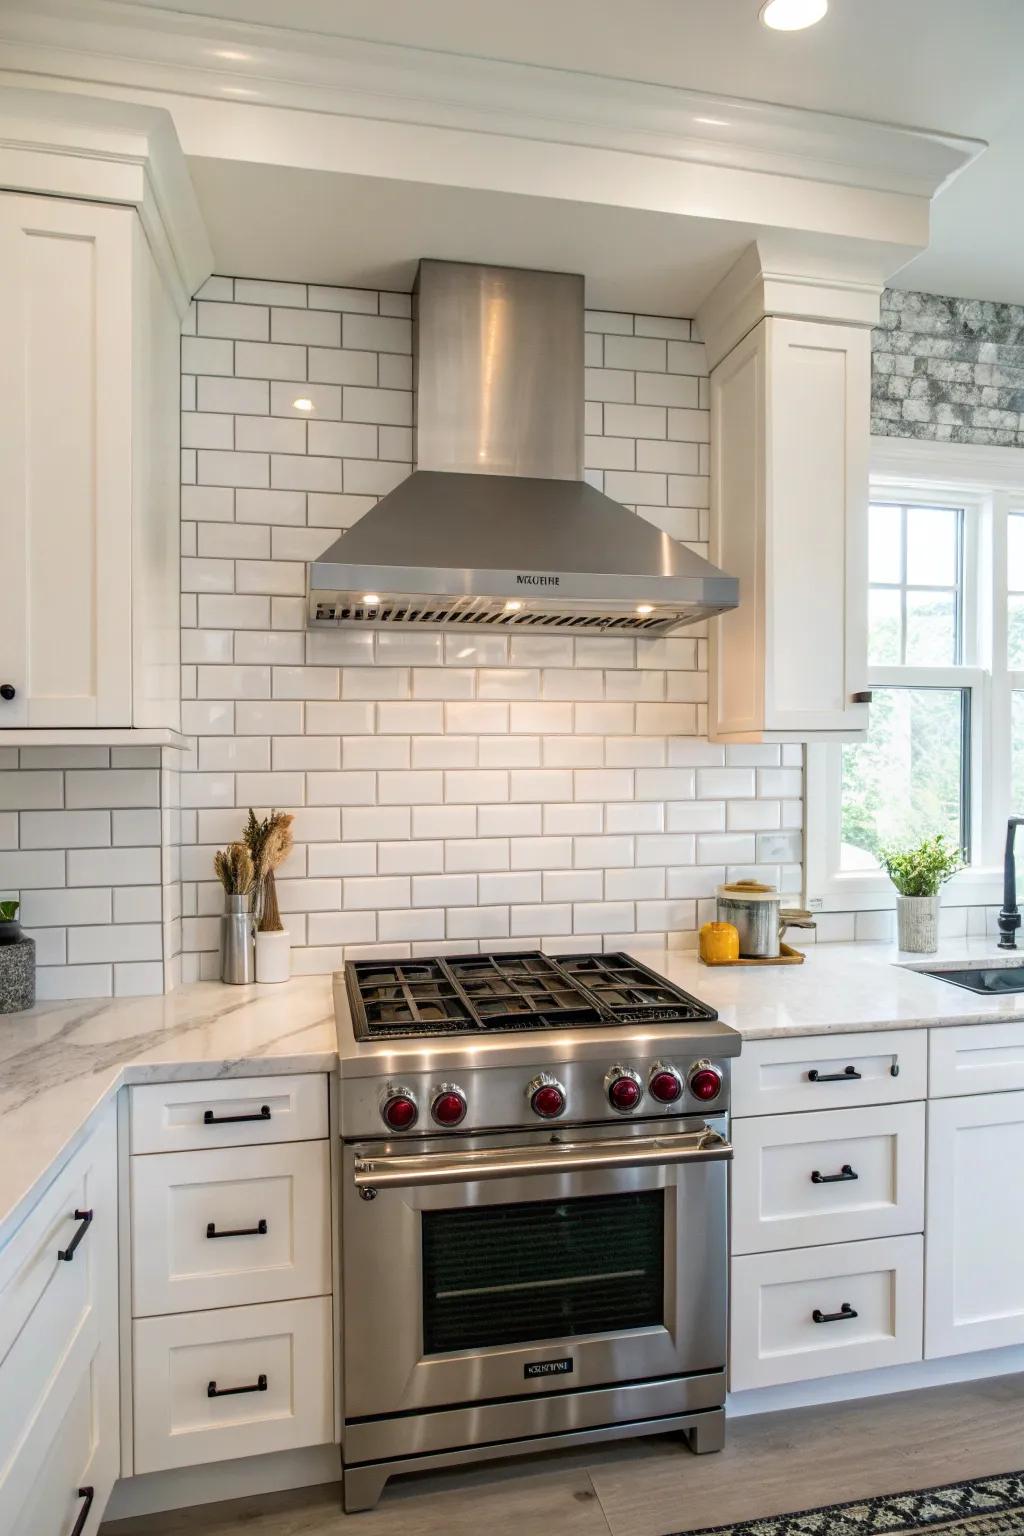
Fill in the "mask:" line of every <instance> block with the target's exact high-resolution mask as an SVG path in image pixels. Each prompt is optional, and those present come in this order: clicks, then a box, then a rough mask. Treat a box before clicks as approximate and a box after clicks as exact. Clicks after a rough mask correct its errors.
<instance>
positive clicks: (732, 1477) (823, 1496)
mask: <svg viewBox="0 0 1024 1536" xmlns="http://www.w3.org/2000/svg"><path fill="white" fill-rule="evenodd" d="M1021 1469H1024V1376H1002V1377H998V1378H996V1379H994V1380H989V1381H977V1382H968V1383H965V1384H963V1385H957V1386H952V1387H936V1388H928V1389H926V1390H922V1391H918V1392H906V1393H902V1394H900V1395H898V1396H893V1397H877V1398H872V1399H869V1400H866V1401H862V1402H859V1403H845V1404H839V1405H836V1406H834V1407H828V1408H808V1409H796V1410H794V1411H792V1412H789V1413H778V1414H770V1415H765V1416H764V1417H761V1418H747V1419H736V1420H734V1421H733V1422H732V1423H731V1424H730V1425H729V1429H728V1434H727V1440H726V1448H725V1450H724V1451H723V1452H722V1453H721V1454H720V1455H712V1456H700V1457H698V1456H693V1455H691V1453H690V1452H689V1450H688V1449H687V1448H686V1447H685V1446H684V1445H682V1444H680V1443H679V1442H677V1441H674V1440H671V1439H669V1438H662V1439H652V1440H638V1441H623V1442H621V1443H620V1444H619V1445H613V1446H601V1447H595V1448H594V1449H593V1450H591V1451H586V1450H580V1451H571V1452H562V1453H554V1454H552V1455H550V1456H543V1457H530V1458H527V1459H523V1460H521V1461H510V1462H506V1463H499V1464H493V1463H492V1464H491V1465H489V1466H483V1467H480V1468H477V1469H474V1470H472V1471H466V1470H465V1469H462V1470H459V1471H457V1472H435V1473H428V1474H423V1475H420V1476H417V1477H407V1478H399V1479H396V1480H395V1481H394V1482H393V1483H391V1484H389V1485H388V1487H387V1488H386V1490H385V1492H384V1497H383V1498H382V1499H381V1502H380V1504H379V1505H378V1507H377V1508H376V1509H375V1510H371V1511H369V1512H368V1513H366V1514H361V1515H352V1516H349V1517H346V1516H345V1515H343V1514H342V1512H341V1507H340V1492H339V1490H338V1489H337V1488H336V1487H334V1486H327V1487H324V1488H318V1489H307V1490H305V1491H303V1492H299V1493H280V1494H272V1495H268V1496H265V1497H261V1498H258V1499H246V1500H241V1501H238V1502H232V1503H230V1504H210V1505H206V1506H204V1507H203V1508H200V1509H191V1510H180V1511H177V1512H176V1513H174V1514H170V1515H159V1516H153V1515H151V1516H146V1517H144V1518H140V1519H135V1520H121V1521H116V1522H113V1523H110V1524H107V1525H105V1526H104V1527H103V1529H102V1532H101V1536H143V1533H145V1536H340V1533H350V1536H361V1533H362V1532H365V1533H366V1536H408V1532H409V1531H410V1530H411V1529H412V1530H415V1532H416V1536H668V1533H670V1532H673V1533H674V1532H677V1531H690V1530H695V1529H699V1528H700V1527H702V1526H706V1525H719V1524H724V1523H726V1522H728V1521H732V1520H744V1519H751V1518H754V1517H756V1516H758V1515H770V1514H780V1513H782V1512H784V1511H786V1510H793V1509H800V1508H809V1507H812V1506H814V1505H817V1504H831V1503H837V1502H840V1501H842V1500H844V1499H857V1498H862V1497H865V1496H866V1495H868V1494H873V1493H897V1492H900V1491H901V1490H903V1489H908V1488H925V1487H929V1486H931V1485H934V1484H937V1483H947V1482H953V1481H955V1480H957V1479H958V1478H964V1477H980V1476H985V1475H988V1474H992V1473H998V1472H1014V1471H1019V1470H1021Z"/></svg>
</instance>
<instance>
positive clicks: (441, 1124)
mask: <svg viewBox="0 0 1024 1536" xmlns="http://www.w3.org/2000/svg"><path fill="white" fill-rule="evenodd" d="M701 1044H703V1045H704V1050H705V1051H706V1050H707V1044H710V1042H707V1043H706V1044H705V1043H704V1042H701ZM524 1055H526V1053H525V1052H524ZM728 1108H729V1064H728V1059H727V1058H723V1057H718V1056H715V1057H712V1056H711V1055H710V1053H709V1054H707V1055H705V1054H703V1052H702V1051H701V1049H700V1045H698V1047H697V1050H693V1049H692V1048H691V1049H690V1050H689V1051H687V1050H686V1049H685V1047H684V1048H683V1049H682V1050H671V1049H670V1050H669V1051H666V1050H664V1047H663V1048H662V1053H661V1054H658V1055H655V1054H654V1052H653V1051H652V1052H651V1053H650V1054H649V1055H646V1054H645V1053H644V1052H643V1050H642V1049H641V1050H636V1049H635V1048H634V1049H633V1050H630V1051H629V1053H628V1054H626V1053H625V1052H623V1054H622V1055H621V1056H612V1055H611V1053H610V1052H609V1053H608V1054H603V1053H602V1055H597V1054H596V1053H592V1054H590V1055H589V1056H588V1057H585V1058H582V1059H576V1060H564V1059H563V1060H561V1061H554V1062H552V1063H551V1064H550V1066H542V1065H541V1062H540V1061H538V1060H537V1058H536V1057H534V1059H533V1061H532V1062H531V1061H530V1059H529V1056H528V1055H526V1059H525V1060H524V1061H523V1063H522V1065H520V1066H514V1065H506V1066H502V1067H490V1066H488V1067H477V1066H474V1065H471V1064H468V1063H467V1064H460V1065H458V1066H457V1067H456V1068H455V1070H452V1068H451V1067H449V1069H448V1072H445V1071H444V1070H443V1069H440V1070H437V1069H435V1070H434V1071H429V1070H427V1071H417V1070H416V1068H415V1066H414V1065H407V1066H401V1067H399V1069H398V1070H397V1071H394V1073H393V1075H389V1076H384V1075H383V1074H381V1076H363V1077H346V1076H345V1072H344V1064H343V1065H342V1080H341V1132H342V1135H343V1136H345V1137H346V1138H354V1137H366V1136H380V1135H381V1134H384V1135H389V1134H394V1135H398V1136H401V1137H402V1138H403V1139H405V1138H406V1137H409V1136H414V1137H419V1136H430V1135H433V1136H438V1135H443V1134H445V1133H447V1134H453V1133H454V1134H459V1133H463V1134H465V1133H472V1132H474V1131H489V1130H498V1129H503V1128H504V1129H509V1130H516V1129H520V1130H531V1129H533V1130H541V1129H542V1128H543V1126H544V1124H545V1123H552V1124H554V1123H557V1124H558V1125H559V1126H564V1125H567V1124H574V1125H586V1124H592V1125H594V1124H600V1123H601V1122H602V1121H603V1122H605V1123H608V1122H610V1121H615V1120H633V1121H642V1120H654V1119H665V1118H674V1117H676V1116H680V1117H689V1118H691V1119H692V1118H695V1117H699V1116H701V1115H703V1114H705V1113H713V1114H716V1115H720V1114H724V1113H726V1112H727V1111H728Z"/></svg>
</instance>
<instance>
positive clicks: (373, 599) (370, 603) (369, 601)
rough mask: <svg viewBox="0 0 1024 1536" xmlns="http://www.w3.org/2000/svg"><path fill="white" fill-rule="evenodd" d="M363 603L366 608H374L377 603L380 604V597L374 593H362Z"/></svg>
mask: <svg viewBox="0 0 1024 1536" xmlns="http://www.w3.org/2000/svg"><path fill="white" fill-rule="evenodd" d="M363 602H364V603H365V604H366V606H367V607H368V608H376V607H377V605H378V603H379V602H380V596H379V594H378V593H376V592H364V593H363Z"/></svg>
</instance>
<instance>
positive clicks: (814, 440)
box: [709, 319, 870, 741]
mask: <svg viewBox="0 0 1024 1536" xmlns="http://www.w3.org/2000/svg"><path fill="white" fill-rule="evenodd" d="M869 367H870V332H869V331H867V330H866V329H861V328H859V327H856V326H848V325H832V324H823V323H817V322H811V321H804V320H788V319H766V320H763V321H762V322H761V323H760V325H758V326H757V327H755V329H754V330H753V331H751V332H750V334H749V335H747V336H746V337H744V339H743V341H741V342H740V343H739V345H738V346H736V347H735V348H734V349H733V350H732V352H730V353H729V354H728V355H727V356H726V357H725V358H724V359H723V360H722V362H721V363H719V365H718V366H717V368H715V369H714V371H713V372H712V375H711V443H712V455H713V458H712V464H713V470H712V542H711V558H712V560H713V561H714V562H715V564H717V565H721V566H722V567H723V568H724V569H725V570H727V571H728V572H729V573H730V574H731V575H735V576H738V577H739V582H740V605H739V608H738V609H736V610H735V611H734V612H733V613H729V614H725V615H723V616H722V617H720V618H718V619H715V620H713V621H712V623H711V626H710V633H711V647H710V651H711V705H710V710H709V728H710V734H711V735H712V737H714V738H716V739H719V740H735V741H814V740H851V739H853V740H856V739H859V738H860V737H861V736H862V735H863V732H864V731H865V730H866V728H867V705H866V704H865V703H864V702H862V701H860V700H858V698H857V695H858V694H861V693H863V691H864V689H865V686H866V681H865V680H866V676H867V501H868V443H869V395H870V374H869Z"/></svg>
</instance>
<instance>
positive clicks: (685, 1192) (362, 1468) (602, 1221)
mask: <svg viewBox="0 0 1024 1536" xmlns="http://www.w3.org/2000/svg"><path fill="white" fill-rule="evenodd" d="M335 1007H336V1011H337V1015H338V1024H339V1041H340V1050H341V1134H342V1137H343V1140H344V1153H343V1173H342V1240H341V1241H342V1256H341V1264H342V1297H343V1303H342V1304H343V1314H344V1338H343V1398H344V1436H343V1444H342V1458H343V1464H344V1487H345V1508H346V1509H347V1510H349V1511H354V1510H360V1509H368V1508H371V1507H372V1506H373V1505H374V1504H375V1503H376V1501H377V1499H378V1498H379V1496H380V1493H381V1490H382V1489H383V1487H384V1484H385V1483H386V1481H387V1479H388V1478H389V1477H392V1476H395V1475H396V1474H398V1473H401V1472H410V1471H415V1470H419V1469H422V1468H426V1467H439V1466H450V1465H452V1464H456V1463H461V1462H472V1461H478V1460H482V1459H487V1458H492V1457H499V1456H509V1455H515V1454H518V1453H523V1452H528V1451H537V1450H548V1449H552V1448H554V1447H558V1446H565V1445H573V1444H580V1443H585V1442H593V1441H600V1440H604V1439H612V1438H616V1437H621V1436H624V1435H640V1434H643V1435H648V1434H657V1433H661V1432H666V1431H676V1432H682V1433H684V1434H685V1435H686V1437H687V1438H688V1440H689V1443H690V1446H691V1447H692V1449H693V1450H695V1451H711V1450H718V1449H720V1448H721V1445H722V1440H723V1432H724V1411H723V1406H722V1405H723V1403H724V1401H725V1362H726V1309H727V1239H726V1220H727V1170H728V1161H729V1159H730V1157H731V1155H732V1149H731V1147H730V1145H729V1141H728V1111H729V1058H730V1057H732V1056H735V1055H738V1054H739V1049H740V1037H739V1035H738V1034H736V1033H735V1031H733V1030H731V1029H729V1028H728V1027H727V1026H726V1025H724V1024H722V1023H720V1022H719V1020H718V1018H717V1015H716V1014H715V1012H714V1010H713V1009H711V1008H708V1007H706V1006H705V1005H704V1004H703V1003H701V1002H699V1001H698V1000H697V999H696V998H694V997H691V996H690V995H689V994H688V993H686V992H683V991H682V990H681V989H680V988H678V987H676V986H674V985H672V984H671V983H670V982H668V981H666V980H665V979H664V978H663V977H661V976H658V975H657V974H656V973H655V972H653V971H651V970H649V969H648V968H647V967H645V966H643V965H641V964H639V963H638V962H637V961H636V960H634V959H633V958H632V957H631V956H629V955H626V954H591V955H573V956H566V957H560V958H554V957H552V956H549V955H543V954H540V953H537V952H529V953H519V954H512V953H509V954H493V955H488V954H483V955H476V954H475V955H457V956H445V957H443V958H442V957H437V958H424V959H417V960H395V961H390V960H361V961H353V962H349V964H348V965H347V966H346V968H345V971H344V973H339V974H338V976H337V977H336V978H335Z"/></svg>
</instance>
